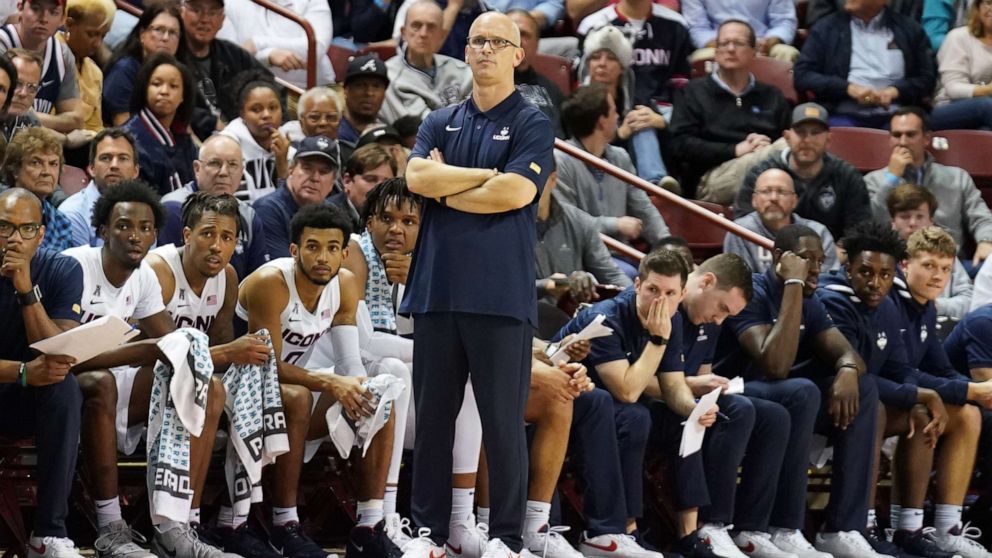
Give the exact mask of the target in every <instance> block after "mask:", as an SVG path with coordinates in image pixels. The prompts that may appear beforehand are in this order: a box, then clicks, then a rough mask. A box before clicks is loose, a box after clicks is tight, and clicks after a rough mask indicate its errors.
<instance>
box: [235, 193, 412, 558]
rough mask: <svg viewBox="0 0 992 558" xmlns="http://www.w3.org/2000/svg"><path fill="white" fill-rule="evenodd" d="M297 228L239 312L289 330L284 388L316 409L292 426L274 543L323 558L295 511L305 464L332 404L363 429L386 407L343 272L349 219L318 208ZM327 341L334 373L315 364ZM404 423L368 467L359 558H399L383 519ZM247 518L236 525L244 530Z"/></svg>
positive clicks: (252, 284)
mask: <svg viewBox="0 0 992 558" xmlns="http://www.w3.org/2000/svg"><path fill="white" fill-rule="evenodd" d="M290 227H291V234H292V244H291V245H290V246H289V250H290V253H291V254H292V257H289V258H279V259H276V260H273V261H271V262H269V263H267V264H265V265H263V266H262V267H261V268H259V269H258V270H256V271H255V272H254V273H252V274H251V275H250V276H248V278H247V279H245V280H244V281H243V282H242V284H241V287H240V292H239V295H238V308H237V313H238V317H239V318H241V319H242V320H247V322H248V329H249V330H250V331H258V330H259V329H262V328H265V329H268V330H269V331H278V332H282V335H281V336H274V337H273V338H272V345H273V349H274V350H275V352H276V355H277V362H278V366H279V379H280V383H281V384H282V385H283V386H287V385H288V386H295V388H294V394H296V395H294V396H297V397H301V398H302V399H303V400H304V401H305V402H306V404H305V407H306V408H307V409H312V413H311V414H310V416H309V418H307V417H304V418H303V420H302V421H296V422H295V423H294V422H293V421H292V420H290V432H289V444H290V451H289V453H285V454H282V455H280V456H279V457H277V458H276V464H275V469H276V470H275V475H276V479H277V480H276V482H275V483H274V485H275V492H276V494H274V495H273V497H272V498H270V500H271V501H272V503H273V506H274V507H273V522H274V523H275V524H276V527H275V529H274V530H273V533H272V537H271V542H270V544H272V545H273V548H275V549H281V550H282V552H283V555H286V556H300V557H303V556H307V557H313V556H317V555H318V554H319V555H320V556H323V555H324V554H320V553H321V552H322V551H321V550H320V548H319V547H317V545H316V544H315V543H314V542H313V541H312V540H310V539H309V538H307V537H306V535H305V534H304V533H303V531H302V530H301V528H300V524H299V519H298V514H297V511H296V500H297V491H298V489H299V480H300V470H301V468H302V467H303V462H304V460H305V459H308V458H309V457H312V455H313V452H314V451H315V450H316V447H315V446H319V445H320V443H321V442H322V441H323V440H324V439H325V438H326V437H327V436H328V424H327V419H326V418H325V415H326V414H327V410H328V409H329V408H330V407H331V405H333V404H335V403H340V404H341V406H342V408H343V409H342V410H343V412H344V413H345V414H346V415H347V416H348V418H350V419H351V420H352V421H357V420H359V419H362V418H365V417H370V416H372V414H373V413H374V412H375V410H376V405H377V401H376V396H375V395H373V393H372V392H371V391H370V390H369V389H368V388H367V387H366V386H365V385H364V382H365V380H366V370H365V367H364V365H363V363H362V357H361V347H360V341H359V333H358V327H357V321H356V312H357V309H358V305H359V298H360V296H361V294H360V293H361V291H362V286H361V285H360V284H358V282H357V280H356V278H355V276H354V275H353V274H352V273H351V272H350V271H348V270H342V269H341V264H342V261H343V260H344V259H345V258H346V257H347V256H348V247H347V246H348V245H347V242H348V239H349V237H350V236H351V226H350V225H349V223H348V219H347V217H346V216H345V214H344V212H342V211H341V210H339V209H337V208H335V207H331V206H328V205H324V204H313V205H309V206H307V207H304V208H303V209H301V210H300V211H299V212H298V213H297V214H296V215H295V216H294V217H293V219H292V222H291V224H290ZM325 333H326V334H327V335H328V336H329V337H330V343H331V346H332V349H333V355H332V359H331V360H332V362H333V367H330V366H328V367H326V368H323V369H316V368H315V366H314V361H315V360H318V359H315V358H314V356H316V355H317V354H318V351H317V350H316V348H317V346H318V341H319V340H320V339H321V337H322V336H323V335H324V334H325ZM321 343H323V341H321ZM321 356H323V355H321ZM320 360H322V361H323V360H325V359H323V358H321V359H320ZM321 364H324V363H323V362H322V363H321ZM393 409H394V411H395V410H396V407H394V408H393ZM396 421H397V419H396V416H395V413H392V414H390V416H389V419H388V422H386V423H385V425H384V426H383V427H382V429H381V430H379V431H378V433H376V434H375V437H374V438H373V439H372V441H371V444H370V446H369V448H368V452H367V453H366V454H365V456H364V458H363V459H362V461H361V462H362V479H361V484H360V488H359V493H358V499H359V502H358V525H357V526H356V527H354V528H353V529H352V531H351V534H350V536H349V542H348V551H347V552H348V556H350V557H355V558H361V557H364V556H367V557H375V558H379V557H382V558H386V557H395V556H398V555H399V549H398V548H397V547H396V545H394V544H393V542H392V541H390V539H389V536H388V534H387V533H386V530H385V521H384V511H383V508H384V501H383V500H384V496H385V491H386V482H387V476H388V473H389V466H390V458H391V455H392V446H393V436H394V426H395V424H396ZM305 450H306V451H305ZM247 519H248V518H247V516H244V517H239V518H238V519H237V520H238V521H240V524H244V522H245V521H247Z"/></svg>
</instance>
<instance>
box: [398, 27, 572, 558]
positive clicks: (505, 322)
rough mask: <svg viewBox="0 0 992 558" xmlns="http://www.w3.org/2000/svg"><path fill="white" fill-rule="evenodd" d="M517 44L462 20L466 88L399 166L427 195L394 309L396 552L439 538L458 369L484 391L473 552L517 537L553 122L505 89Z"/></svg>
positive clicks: (427, 547) (447, 495)
mask: <svg viewBox="0 0 992 558" xmlns="http://www.w3.org/2000/svg"><path fill="white" fill-rule="evenodd" d="M519 45H520V31H519V30H518V29H517V27H516V25H514V23H513V21H512V20H510V18H509V17H507V16H505V15H503V14H500V13H496V12H487V13H485V14H482V15H481V16H479V18H478V19H476V20H475V22H474V23H473V24H472V28H471V30H470V32H469V38H468V46H467V47H466V48H465V58H466V60H467V61H468V63H469V66H470V67H471V68H472V97H471V98H469V99H468V100H466V101H465V102H463V103H461V104H459V105H455V106H452V107H448V108H444V109H441V110H437V111H434V112H432V113H431V114H430V115H429V116H428V117H427V120H425V121H424V123H423V124H422V125H421V127H420V131H419V132H418V134H417V142H416V145H414V148H413V153H412V155H411V158H410V163H409V165H408V166H407V171H406V178H407V184H408V186H409V188H410V191H411V192H414V193H416V194H420V195H422V196H424V197H425V198H429V199H428V200H427V202H426V204H425V206H424V209H423V217H422V220H421V228H420V236H419V237H418V238H417V245H416V249H415V250H414V259H413V263H412V265H411V268H410V282H409V285H408V287H407V290H406V294H405V298H404V301H403V304H402V306H401V308H400V310H401V311H402V312H405V313H410V314H413V315H415V316H416V322H417V327H416V331H415V333H414V343H415V345H416V347H417V350H416V351H415V352H414V357H413V376H414V386H415V389H414V391H415V392H416V393H417V400H416V405H417V417H418V420H417V432H416V436H417V446H416V449H415V450H414V471H415V472H414V477H413V505H412V511H413V514H412V515H413V521H414V523H415V524H416V525H417V526H419V527H428V528H430V529H431V535H430V539H427V538H426V537H425V538H421V539H417V540H416V541H415V542H414V543H411V544H415V546H413V547H410V548H408V549H407V551H406V554H407V555H408V556H425V557H426V556H430V555H431V553H435V555H443V552H444V551H443V550H441V549H440V548H438V547H437V546H436V545H437V544H443V543H444V541H445V539H446V538H447V536H448V520H449V512H450V510H451V449H452V443H453V442H452V439H453V432H454V424H455V418H456V415H457V413H458V410H459V409H460V407H461V402H462V397H463V395H464V386H465V382H466V380H467V378H468V376H469V374H471V376H472V385H473V388H474V389H475V390H476V391H477V393H479V394H480V395H482V394H484V396H480V397H477V398H476V401H477V402H478V405H479V414H480V416H481V418H482V430H483V437H484V440H485V447H486V455H487V456H488V458H489V470H490V479H491V484H490V490H491V492H492V494H493V501H492V511H491V515H490V524H489V533H490V535H491V536H492V537H493V539H492V540H491V541H490V543H489V548H487V553H486V555H487V556H488V555H492V556H494V557H495V556H497V555H498V556H505V555H506V554H507V553H509V554H510V555H511V556H515V555H516V553H518V552H520V549H521V547H522V538H521V529H522V525H523V519H524V508H525V501H526V499H527V439H526V436H525V433H524V403H525V402H526V400H527V392H528V387H529V377H530V356H531V349H530V347H531V338H532V335H533V327H535V326H536V325H537V300H536V294H535V292H534V283H533V281H534V277H535V273H536V272H535V270H534V259H535V258H534V246H535V244H536V237H537V227H536V207H537V203H536V202H537V198H538V196H539V194H540V188H541V187H543V186H544V184H545V182H546V181H547V178H548V173H549V172H550V170H551V165H552V161H553V157H552V149H553V142H554V131H553V130H554V127H553V126H551V123H550V122H549V121H548V118H547V117H546V116H544V114H543V113H541V111H540V110H538V109H537V108H536V107H534V106H533V105H531V104H529V103H527V102H526V100H524V98H523V97H522V96H521V95H520V94H519V93H518V92H517V91H516V89H515V88H514V84H513V69H514V67H516V66H517V65H518V64H520V62H521V60H523V57H524V52H523V50H522V49H521V48H520V46H519ZM431 541H433V543H432V542H431ZM511 549H512V550H511ZM524 554H525V555H526V554H528V553H527V552H526V551H524Z"/></svg>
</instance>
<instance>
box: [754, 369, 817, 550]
mask: <svg viewBox="0 0 992 558" xmlns="http://www.w3.org/2000/svg"><path fill="white" fill-rule="evenodd" d="M744 395H747V396H748V397H751V398H752V400H767V401H773V402H775V403H776V404H778V405H780V406H781V407H783V408H785V410H786V412H787V413H788V420H789V431H788V438H787V443H786V446H785V455H784V456H783V458H782V467H781V471H780V472H779V475H778V482H777V483H776V484H774V485H773V486H771V487H770V491H769V493H768V494H766V495H765V496H764V497H763V498H762V497H761V496H760V495H758V497H759V498H760V501H761V502H762V503H763V504H766V503H768V502H767V499H770V500H771V504H772V505H771V513H770V515H769V517H768V520H767V523H766V524H765V525H764V526H763V528H762V526H760V525H759V526H756V527H740V528H741V529H749V530H755V531H767V530H768V527H769V525H770V526H772V527H780V528H783V529H802V528H803V525H804V521H805V517H806V482H807V476H806V471H807V469H808V466H809V445H810V440H811V438H812V436H813V425H814V424H815V422H816V417H817V415H818V414H819V412H820V389H819V388H818V387H816V384H814V383H813V382H812V381H810V380H807V379H806V378H786V379H784V380H772V381H764V380H755V381H750V382H747V383H745V384H744ZM760 438H761V439H760V440H756V441H755V442H758V443H760V442H761V440H766V439H767V437H766V436H765V435H762V436H760ZM752 439H753V438H752ZM755 442H752V443H755ZM745 470H746V469H745ZM741 489H742V492H743V491H744V490H743V489H744V487H743V485H742V486H741ZM749 499H750V498H748V497H745V496H744V495H743V494H742V495H741V506H740V509H742V510H745V509H747V504H746V502H747V501H748V500H749ZM747 523H748V521H747V518H746V517H742V516H741V514H738V516H737V519H736V520H735V521H734V524H735V525H736V526H740V524H744V525H747Z"/></svg>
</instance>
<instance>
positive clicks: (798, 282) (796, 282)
mask: <svg viewBox="0 0 992 558" xmlns="http://www.w3.org/2000/svg"><path fill="white" fill-rule="evenodd" d="M789 285H803V286H805V285H806V281H803V280H802V279H786V280H785V286H786V287H788V286H789Z"/></svg>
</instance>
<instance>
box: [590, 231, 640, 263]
mask: <svg viewBox="0 0 992 558" xmlns="http://www.w3.org/2000/svg"><path fill="white" fill-rule="evenodd" d="M599 238H601V239H602V240H603V244H605V245H606V247H607V248H609V249H610V250H612V251H614V252H620V254H622V255H624V256H627V257H628V258H631V259H633V260H637V261H641V260H643V259H644V256H646V255H647V254H645V253H644V252H641V251H640V250H638V249H637V248H634V247H633V246H628V245H626V244H624V243H623V242H620V241H619V240H617V239H615V238H613V237H612V236H609V235H605V234H603V233H599Z"/></svg>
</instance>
